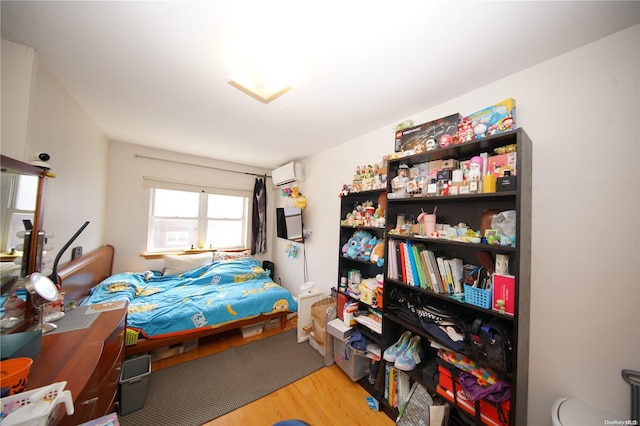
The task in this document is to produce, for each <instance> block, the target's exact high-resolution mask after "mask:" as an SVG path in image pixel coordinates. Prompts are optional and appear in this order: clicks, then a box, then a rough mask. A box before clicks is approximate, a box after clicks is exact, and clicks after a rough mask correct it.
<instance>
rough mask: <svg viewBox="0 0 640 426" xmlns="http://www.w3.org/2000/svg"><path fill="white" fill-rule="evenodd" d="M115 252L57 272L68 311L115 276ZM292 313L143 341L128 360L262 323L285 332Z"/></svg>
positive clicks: (98, 253) (92, 255)
mask: <svg viewBox="0 0 640 426" xmlns="http://www.w3.org/2000/svg"><path fill="white" fill-rule="evenodd" d="M114 253H115V250H114V248H113V246H110V245H104V246H102V247H99V248H97V249H95V250H93V251H91V252H88V253H86V254H84V255H82V256H80V257H79V258H77V259H74V260H72V261H70V262H68V263H66V264H64V265H62V266H60V267H59V268H58V283H59V284H60V286H61V291H62V292H64V293H65V296H64V302H65V307H66V308H69V305H70V304H71V302H72V301H75V303H77V304H80V302H81V301H82V300H83V299H84V298H85V297H87V295H88V294H89V290H91V288H93V287H94V286H95V285H96V284H98V283H100V282H101V281H103V280H104V279H106V278H108V277H110V276H111V275H113V274H112V272H113V256H114ZM289 313H290V312H288V311H287V312H277V313H274V314H268V315H259V316H257V317H254V318H248V319H244V320H239V321H235V322H233V323H229V324H225V325H222V326H220V327H216V328H210V329H206V330H198V331H194V332H193V333H187V334H184V335H179V336H170V337H166V338H158V339H144V338H142V337H140V338H139V339H138V343H137V344H135V345H131V346H126V347H125V356H126V357H129V356H131V355H136V354H140V353H145V352H149V351H152V350H155V349H160V348H164V347H167V346H173V345H177V344H180V343H183V342H186V341H189V340H195V339H199V338H201V337H205V336H210V335H213V334H218V333H222V332H225V331H228V330H234V329H238V328H240V327H245V326H248V325H253V324H257V323H260V322H263V321H268V320H272V319H274V318H278V319H279V320H280V327H281V328H282V329H284V328H285V326H286V322H287V315H288V314H289Z"/></svg>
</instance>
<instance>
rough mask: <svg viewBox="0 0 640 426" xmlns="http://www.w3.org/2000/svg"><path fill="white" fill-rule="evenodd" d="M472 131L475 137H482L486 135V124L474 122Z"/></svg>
mask: <svg viewBox="0 0 640 426" xmlns="http://www.w3.org/2000/svg"><path fill="white" fill-rule="evenodd" d="M473 133H474V134H475V135H476V139H482V138H484V137H485V136H486V135H487V125H486V124H484V123H480V122H478V123H476V125H475V126H474V127H473Z"/></svg>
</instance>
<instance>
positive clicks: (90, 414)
mask: <svg viewBox="0 0 640 426" xmlns="http://www.w3.org/2000/svg"><path fill="white" fill-rule="evenodd" d="M83 308H84V307H80V308H78V309H77V310H76V311H68V312H67V315H95V319H93V322H91V324H90V325H88V326H86V327H84V328H80V329H75V330H71V331H65V332H58V333H54V334H46V335H44V336H43V337H42V349H41V350H40V353H39V354H38V356H37V357H36V358H35V359H34V362H33V365H32V367H31V371H30V373H29V379H28V383H27V389H26V390H31V389H35V388H39V387H41V386H46V385H49V384H51V383H55V382H61V381H66V382H67V385H66V388H65V389H68V390H70V391H71V396H72V398H73V406H74V409H75V413H74V415H73V416H71V417H70V416H67V415H66V413H65V411H64V404H60V405H59V407H58V409H59V411H60V412H59V416H58V419H59V421H58V422H57V424H59V425H78V424H80V423H83V422H87V421H89V420H92V419H95V418H97V417H101V416H104V415H106V414H108V413H112V412H114V411H115V410H116V404H117V393H118V382H119V379H120V370H121V369H122V363H123V361H124V332H125V326H126V320H127V309H126V302H123V305H122V306H120V307H119V308H118V309H113V310H108V311H103V312H100V313H93V314H87V313H85V312H84V309H83ZM83 320H84V318H83Z"/></svg>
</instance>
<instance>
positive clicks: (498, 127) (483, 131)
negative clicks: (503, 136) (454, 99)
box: [468, 98, 516, 139]
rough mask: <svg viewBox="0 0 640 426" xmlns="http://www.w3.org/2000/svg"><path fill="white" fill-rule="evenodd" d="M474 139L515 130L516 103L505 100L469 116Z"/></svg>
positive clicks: (511, 100)
mask: <svg viewBox="0 0 640 426" xmlns="http://www.w3.org/2000/svg"><path fill="white" fill-rule="evenodd" d="M468 118H469V119H470V120H471V126H472V128H473V133H474V137H475V139H480V138H483V137H485V136H490V135H495V134H498V133H504V132H508V131H510V130H515V128H516V101H515V99H511V98H509V99H506V100H504V101H502V102H498V103H497V104H495V105H491V106H489V107H487V108H483V109H481V110H480V111H476V112H474V113H473V114H469V115H468Z"/></svg>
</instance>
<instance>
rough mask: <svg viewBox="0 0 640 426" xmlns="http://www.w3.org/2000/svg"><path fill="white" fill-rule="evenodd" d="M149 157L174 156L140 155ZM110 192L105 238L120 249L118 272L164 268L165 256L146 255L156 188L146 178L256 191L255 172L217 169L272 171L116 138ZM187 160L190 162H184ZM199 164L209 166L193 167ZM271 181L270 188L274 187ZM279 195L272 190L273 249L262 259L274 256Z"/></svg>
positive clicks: (270, 235)
mask: <svg viewBox="0 0 640 426" xmlns="http://www.w3.org/2000/svg"><path fill="white" fill-rule="evenodd" d="M136 155H139V156H146V157H153V158H162V159H167V160H172V161H173V162H171V161H170V162H167V161H159V160H153V159H146V158H140V157H136ZM109 158H110V162H109V164H110V166H109V173H108V175H109V195H108V204H107V217H108V218H109V219H108V222H107V224H106V228H105V232H106V238H105V241H106V243H108V244H112V245H113V246H114V247H115V248H116V254H115V259H114V267H113V269H114V271H115V272H124V271H127V272H133V271H144V270H147V269H162V265H163V263H162V261H161V260H146V259H144V258H143V257H141V254H142V253H144V252H145V251H146V249H147V246H146V244H147V225H148V220H147V218H148V215H149V194H150V190H148V189H145V188H144V186H143V177H145V176H146V177H153V178H156V179H162V180H167V181H170V182H178V183H189V184H197V185H205V186H216V187H221V188H233V189H243V190H247V191H250V192H253V187H254V184H255V176H251V175H245V174H243V173H231V172H227V171H222V170H216V169H213V167H215V168H221V169H228V170H236V171H239V172H249V173H257V174H260V175H263V174H265V173H266V172H268V171H266V170H262V169H256V168H252V167H249V166H243V165H239V164H232V163H226V162H221V161H215V160H211V159H206V158H200V157H195V156H190V155H184V154H177V153H175V152H168V151H163V150H159V149H154V148H149V147H144V146H140V145H133V144H128V143H123V142H115V141H112V142H111V144H110V149H109ZM184 163H186V164H184ZM189 164H197V165H201V166H204V167H198V166H192V165H189ZM271 186H272V185H271V180H269V179H268V180H267V187H268V188H271ZM273 202H274V201H273V196H271V193H268V194H267V211H268V215H267V220H268V227H269V228H268V229H269V231H268V241H267V253H265V254H256V256H255V257H256V258H258V259H260V260H265V259H267V260H268V259H272V257H270V256H271V254H272V250H273V249H272V247H273V235H274V234H275V227H274V223H275V222H274V217H273V216H274V214H273V213H271V212H273V210H274V207H273V206H274V205H273ZM250 241H251V240H249V242H250Z"/></svg>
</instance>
